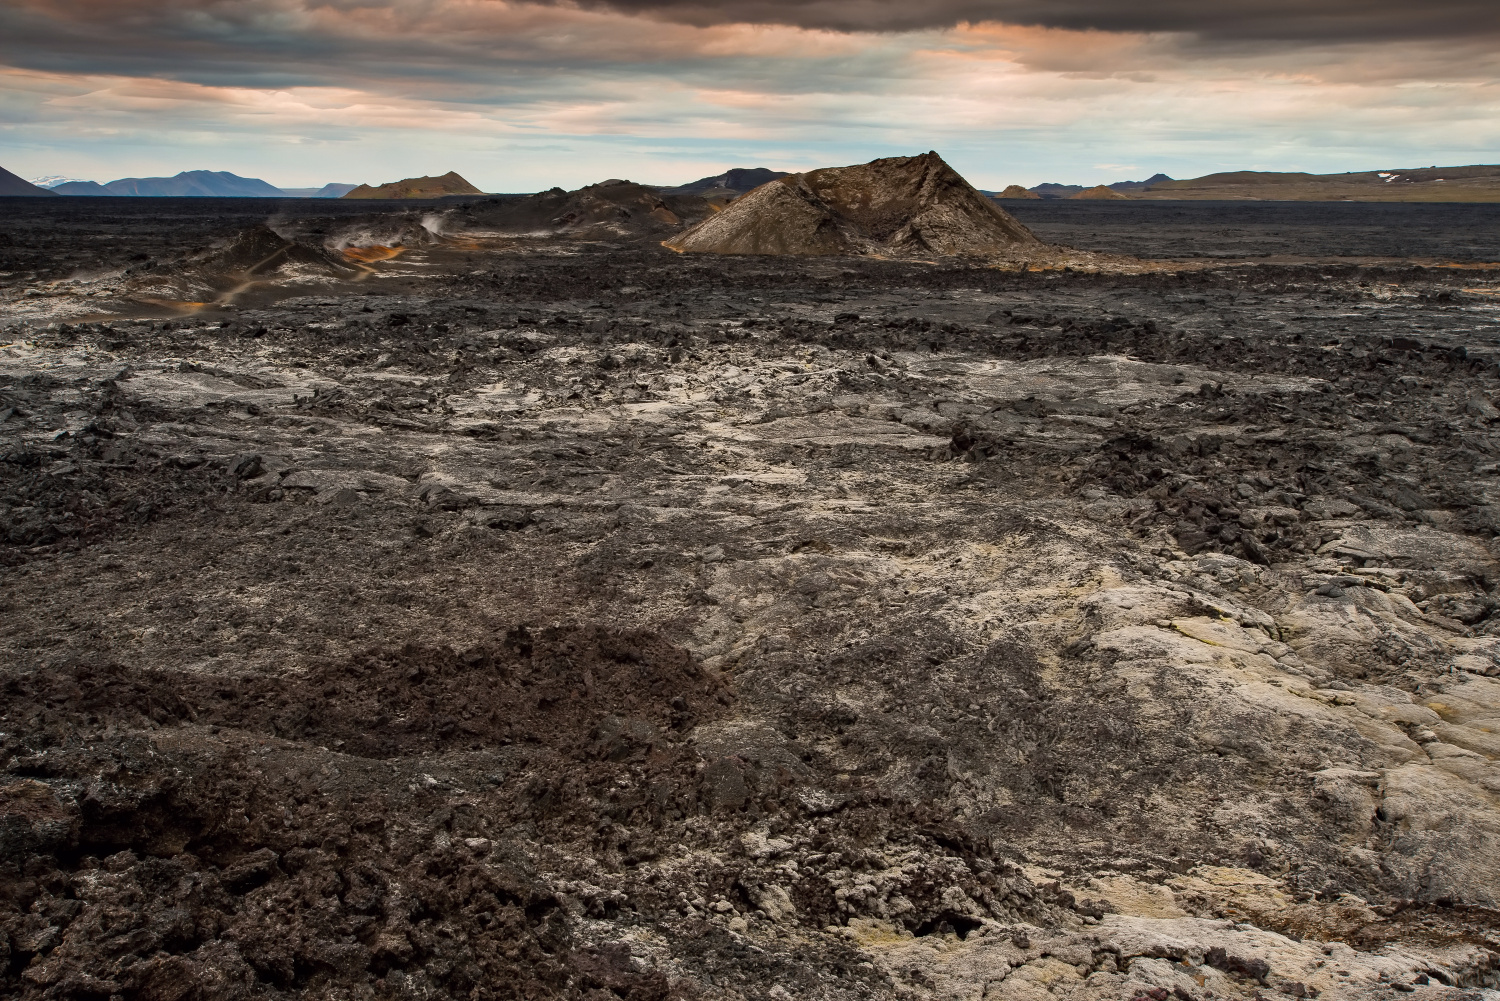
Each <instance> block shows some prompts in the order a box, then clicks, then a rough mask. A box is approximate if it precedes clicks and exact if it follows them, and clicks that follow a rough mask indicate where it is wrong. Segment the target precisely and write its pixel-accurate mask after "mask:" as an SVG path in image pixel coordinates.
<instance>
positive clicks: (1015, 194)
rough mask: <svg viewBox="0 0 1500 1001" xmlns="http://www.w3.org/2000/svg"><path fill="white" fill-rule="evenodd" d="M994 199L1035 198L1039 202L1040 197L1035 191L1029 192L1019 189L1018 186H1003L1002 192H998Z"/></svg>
mask: <svg viewBox="0 0 1500 1001" xmlns="http://www.w3.org/2000/svg"><path fill="white" fill-rule="evenodd" d="M995 197H996V198H1035V199H1037V200H1040V199H1041V197H1042V196H1041V195H1039V194H1037V193H1036V192H1035V191H1029V190H1027V189H1026V188H1023V187H1021V186H1020V185H1019V184H1007V185H1006V186H1005V190H1004V191H1002V192H1000V193H999V194H998V195H996V196H995Z"/></svg>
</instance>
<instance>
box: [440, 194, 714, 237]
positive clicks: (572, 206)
mask: <svg viewBox="0 0 1500 1001" xmlns="http://www.w3.org/2000/svg"><path fill="white" fill-rule="evenodd" d="M712 211H713V209H712V207H711V206H710V205H709V203H708V202H707V201H706V200H704V199H703V198H701V197H700V196H698V195H693V194H683V195H674V194H668V193H665V192H661V191H658V190H657V189H656V188H648V187H646V186H645V185H643V184H636V183H635V182H633V181H620V180H609V181H600V182H599V183H598V184H591V185H589V186H588V187H586V188H579V189H578V190H577V191H564V190H562V189H561V188H553V189H551V190H550V191H541V192H538V193H537V194H534V195H527V196H526V197H524V198H495V199H492V200H488V201H480V202H473V203H471V204H469V205H467V206H465V207H464V209H463V211H462V213H461V215H460V217H459V218H460V221H461V224H462V226H463V227H464V229H466V230H467V231H469V232H471V233H476V232H483V231H488V232H490V233H492V234H494V235H496V236H569V237H592V238H595V239H618V238H622V237H625V238H628V237H643V236H651V237H655V238H656V239H660V238H661V237H663V236H666V235H667V234H669V233H676V232H679V231H680V230H681V229H682V228H683V227H684V226H688V225H691V224H693V223H695V222H697V221H698V220H699V219H702V218H703V217H704V216H706V215H708V214H710V213H711V212H712Z"/></svg>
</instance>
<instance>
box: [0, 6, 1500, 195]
mask: <svg viewBox="0 0 1500 1001" xmlns="http://www.w3.org/2000/svg"><path fill="white" fill-rule="evenodd" d="M1497 43H1500V3H1497V2H1496V0H1399V2H1398V0H1129V2H1126V0H811V2H796V0H749V2H714V0H575V2H552V3H515V2H506V0H0V166H5V167H7V168H9V169H10V170H12V171H14V172H16V173H19V174H21V175H22V176H26V177H37V176H42V175H49V174H61V175H67V176H71V177H82V178H90V179H94V180H99V181H107V180H111V179H113V178H115V177H121V176H128V175H154V174H171V173H176V172H177V171H178V170H183V169H196V168H206V169H212V170H231V171H234V172H235V173H238V174H244V175H249V176H257V177H263V178H265V179H267V180H269V181H271V182H272V183H273V184H280V185H284V186H299V185H314V184H322V183H324V182H327V181H350V182H354V181H369V182H373V183H379V182H381V181H387V180H393V179H396V178H400V177H405V176H410V175H414V174H426V173H432V174H439V173H443V172H444V171H447V170H457V171H459V172H460V173H461V174H463V175H464V176H466V177H467V178H469V179H470V180H471V181H473V182H474V183H476V184H478V185H479V186H480V187H482V188H484V189H486V190H489V191H531V190H536V189H538V188H542V187H550V186H551V185H553V184H559V185H562V186H564V187H576V186H578V185H580V184H585V183H589V182H592V181H596V180H601V179H603V178H605V177H629V178H632V179H635V180H641V181H647V182H653V183H671V182H680V181H686V180H690V179H693V178H696V177H699V176H703V175H706V174H711V173H716V172H718V171H719V170H721V169H723V168H726V167H730V166H768V167H777V168H782V169H803V168H807V167H814V166H828V165H834V164H843V163H854V162H860V161H864V160H868V159H871V158H873V157H876V156H889V155H895V154H901V153H913V152H922V151H925V150H928V149H936V150H938V151H939V152H941V153H942V154H943V155H944V156H945V157H947V158H948V159H949V161H950V162H951V163H953V164H954V166H956V167H957V168H958V169H959V170H961V171H962V172H963V173H965V174H966V175H967V176H968V177H969V178H970V179H971V180H972V181H974V182H975V183H976V184H979V185H980V186H983V187H1000V186H1003V185H1004V184H1007V183H1011V182H1020V183H1024V184H1028V185H1029V184H1035V183H1038V182H1041V181H1063V182H1073V183H1088V184H1093V183H1098V182H1100V181H1115V180H1123V179H1139V178H1142V177H1145V176H1148V175H1150V174H1153V173H1155V172H1157V171H1164V172H1166V173H1168V174H1171V175H1173V176H1176V177H1192V176H1196V175H1199V174H1204V173H1209V172H1212V171H1215V170H1224V169H1246V168H1256V169H1271V170H1310V171H1317V172H1331V171H1341V170H1356V169H1375V168H1385V167H1397V166H1426V165H1429V164H1436V165H1449V164H1462V163H1494V162H1497V161H1500V44H1497Z"/></svg>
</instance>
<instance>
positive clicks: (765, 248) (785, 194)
mask: <svg viewBox="0 0 1500 1001" xmlns="http://www.w3.org/2000/svg"><path fill="white" fill-rule="evenodd" d="M1040 242H1041V241H1039V240H1038V239H1037V238H1036V237H1035V236H1034V235H1033V234H1032V233H1031V231H1030V230H1028V229H1027V228H1026V227H1025V226H1022V225H1021V224H1020V223H1019V222H1017V221H1016V220H1015V219H1014V218H1012V217H1011V216H1010V214H1009V213H1007V212H1006V211H1005V210H1004V209H1002V208H1000V207H999V206H998V205H996V204H995V203H994V202H993V201H991V200H990V199H989V198H986V197H985V196H984V195H982V194H980V193H979V192H978V191H976V190H975V189H974V188H973V187H972V186H971V185H970V184H969V182H968V181H965V180H964V179H963V177H961V176H960V175H959V174H958V172H957V171H955V170H954V169H953V168H952V167H950V166H948V165H947V164H946V163H944V162H943V158H942V157H940V156H938V155H937V154H936V153H924V154H922V155H921V156H902V157H888V158H886V159H882V160H872V161H871V162H869V163H866V164H860V165H857V166H852V167H830V168H825V169H822V170H812V171H808V172H807V173H805V174H792V175H790V176H788V177H782V178H778V179H777V180H774V181H771V182H770V183H769V184H763V185H761V186H760V187H758V188H756V189H755V190H754V191H751V192H750V193H749V194H747V195H744V196H743V197H742V198H740V199H739V200H738V201H736V202H734V203H732V204H731V205H729V206H728V207H727V208H725V209H724V210H723V211H722V212H719V213H718V214H717V215H714V216H711V217H709V218H708V219H705V220H704V221H703V222H701V223H699V224H698V225H697V226H694V227H692V228H691V229H688V230H686V231H685V232H683V233H681V234H680V235H678V236H676V237H674V238H673V239H671V240H669V241H667V242H666V246H668V247H671V248H672V249H674V250H679V251H683V252H694V253H708V254H789V255H816V254H872V255H877V256H909V255H943V256H953V255H967V254H975V255H989V254H995V253H997V252H1005V251H1009V250H1012V249H1013V248H1015V247H1017V246H1021V245H1025V246H1038V245H1040Z"/></svg>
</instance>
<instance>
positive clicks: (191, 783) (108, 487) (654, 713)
mask: <svg viewBox="0 0 1500 1001" xmlns="http://www.w3.org/2000/svg"><path fill="white" fill-rule="evenodd" d="M445 255H446V256H445ZM390 263H391V266H390V267H388V268H386V267H385V266H384V265H376V266H374V267H373V270H372V271H371V272H370V273H369V274H367V275H361V276H359V277H358V278H357V279H351V278H344V277H340V276H338V275H336V274H331V275H327V276H325V277H324V278H322V279H320V281H323V282H324V284H323V285H322V286H320V288H321V291H319V290H317V289H311V290H310V289H308V288H304V287H300V286H296V287H294V286H292V285H285V286H276V285H267V286H262V287H258V288H257V289H254V290H251V291H249V292H246V293H245V294H244V295H243V296H242V297H241V298H240V299H238V300H237V303H238V304H237V305H231V306H229V307H227V308H223V309H218V310H212V311H204V312H201V313H197V314H190V315H185V316H177V317H174V318H171V319H162V318H160V317H158V318H156V319H141V320H132V319H128V318H114V319H108V320H92V321H90V320H74V321H69V322H50V323H49V322H46V321H45V318H44V317H42V315H41V314H43V313H45V310H46V303H47V302H49V301H51V299H49V296H55V297H64V298H59V299H58V301H59V302H64V299H65V300H66V301H65V305H66V306H67V308H68V309H76V303H77V300H76V299H74V298H66V297H68V296H74V295H76V292H75V291H69V290H68V289H67V288H65V287H63V286H44V285H41V284H38V285H37V286H36V290H37V292H36V294H35V295H31V296H26V297H24V301H25V303H26V304H27V308H28V309H30V310H31V311H32V313H31V315H37V316H38V317H39V318H38V319H36V320H34V321H29V322H27V323H24V324H23V323H14V324H12V325H11V326H10V327H8V328H7V329H6V331H5V337H4V341H5V343H6V346H5V347H4V348H3V349H0V454H3V463H0V531H3V532H4V538H3V545H0V559H3V562H4V570H3V571H0V572H3V574H4V588H3V590H0V613H3V614H0V665H4V666H3V668H0V685H3V686H4V687H3V691H4V699H3V700H0V731H3V732H0V764H3V767H4V769H5V775H4V778H3V783H0V864H3V867H0V915H3V917H0V928H3V934H0V959H3V965H0V982H3V990H4V991H5V993H7V994H9V995H12V996H20V997H31V998H79V999H82V998H99V999H103V998H113V997H121V998H143V999H145V998H150V999H186V998H215V999H217V998H241V997H243V998H250V997H255V998H270V997H281V996H285V997H297V998H313V997H318V998H322V997H330V998H350V999H355V998H428V997H432V998H436V997H472V998H523V997H524V998H552V997H567V998H585V997H586V998H589V999H591V1001H608V999H610V998H622V999H627V1001H657V999H664V998H684V999H685V998H704V999H710V998H714V999H726V1001H727V999H738V998H747V999H748V998H754V999H760V998H766V999H784V998H798V999H801V998H820V999H834V998H849V999H854V998H877V997H878V998H901V999H912V1001H915V999H928V998H932V999H936V998H944V999H946V998H964V999H979V998H991V997H993V998H1015V999H1042V998H1049V999H1050V998H1070V999H1071V998H1077V999H1084V998H1100V999H1102V998H1140V997H1146V998H1151V999H1153V1001H1165V999H1167V998H1168V997H1176V998H1183V999H1187V998H1193V999H1208V998H1216V999H1217V998H1252V997H1256V996H1257V995H1259V996H1261V997H1269V996H1294V997H1313V996H1319V995H1322V996H1326V997H1328V998H1344V997H1351V998H1352V997H1358V998H1376V997H1393V996H1395V995H1396V994H1398V993H1400V994H1406V993H1411V994H1416V995H1418V996H1421V997H1428V998H1443V999H1457V998H1479V997H1482V996H1486V995H1488V996H1494V990H1495V988H1496V986H1497V984H1500V960H1497V956H1500V920H1497V919H1500V912H1497V910H1496V908H1497V907H1500V900H1497V896H1500V766H1497V763H1496V762H1497V759H1500V666H1497V665H1500V653H1497V647H1500V635H1497V630H1500V626H1497V625H1496V623H1500V617H1495V616H1493V612H1494V609H1495V608H1496V594H1495V591H1494V589H1495V587H1496V586H1497V584H1500V565H1497V552H1496V549H1495V543H1494V542H1493V537H1494V535H1495V533H1496V532H1497V531H1500V490H1497V480H1496V471H1497V469H1500V434H1497V426H1500V424H1497V422H1500V409H1497V407H1496V405H1495V401H1496V397H1495V394H1496V392H1497V390H1500V323H1497V309H1496V307H1497V298H1496V294H1495V293H1496V292H1500V281H1497V278H1500V275H1497V273H1496V272H1495V271H1486V270H1456V269H1436V268H1419V267H1413V266H1405V265H1398V264H1391V265H1385V266H1379V267H1359V268H1357V267H1351V266H1341V265H1327V264H1320V265H1304V266H1295V267H1280V266H1272V265H1262V266H1254V267H1245V266H1242V267H1224V268H1222V269H1218V270H1197V271H1190V272H1185V273H1181V274H1173V273H1152V274H1141V275H1133V276H1131V275H1124V276H1122V275H1108V276H1106V275H1097V274H1083V273H1076V272H1067V273H1060V272H1021V273H1018V272H1015V271H999V270H993V269H988V268H983V267H969V266H963V265H952V266H943V267H934V266H926V265H917V264H900V263H894V262H881V261H870V260H845V259H822V260H817V261H811V262H786V261H778V260H772V259H739V258H692V259H688V258H682V257H678V256H676V255H671V254H669V253H668V252H666V251H663V250H661V249H659V248H655V247H646V248H631V247H610V246H607V245H599V244H592V245H589V244H568V245H557V244H547V245H542V246H539V247H538V248H537V249H536V250H534V251H529V252H524V253H523V252H510V253H489V254H478V253H471V252H468V251H452V250H449V251H441V252H440V251H438V250H433V251H431V252H430V253H428V252H425V251H415V250H414V251H411V252H408V253H407V254H406V255H404V256H403V257H401V258H400V259H399V260H397V261H394V262H390ZM16 294H17V295H18V296H19V295H20V293H16ZM286 296H291V297H290V298H287V297H286ZM15 301H18V302H19V301H22V300H21V299H19V298H18V299H16V300H15Z"/></svg>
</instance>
